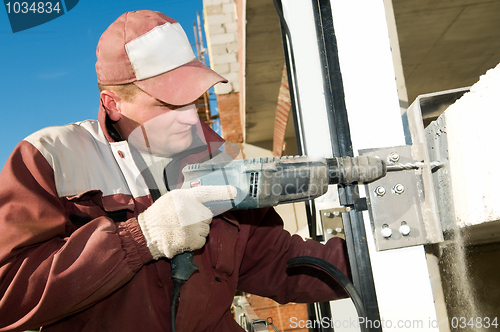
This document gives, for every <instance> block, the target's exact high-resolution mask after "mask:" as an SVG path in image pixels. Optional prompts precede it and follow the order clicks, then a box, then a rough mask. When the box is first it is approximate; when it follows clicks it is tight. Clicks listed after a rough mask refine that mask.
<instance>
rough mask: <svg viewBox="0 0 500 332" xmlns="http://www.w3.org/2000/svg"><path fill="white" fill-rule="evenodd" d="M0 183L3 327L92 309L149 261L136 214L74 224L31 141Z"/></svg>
mask: <svg viewBox="0 0 500 332" xmlns="http://www.w3.org/2000/svg"><path fill="white" fill-rule="evenodd" d="M0 183H1V187H0V229H1V233H0V331H6V330H13V329H15V330H18V329H19V330H22V329H27V328H34V327H40V326H42V325H46V324H49V323H52V322H55V321H57V320H60V319H62V318H64V317H66V316H68V315H70V314H72V313H75V312H78V311H80V310H82V309H84V308H87V307H89V306H91V305H92V304H94V303H96V302H99V301H100V300H101V299H103V298H104V297H106V296H107V295H109V294H110V293H112V292H113V291H115V290H116V289H118V288H119V287H121V286H122V285H124V284H125V283H126V282H127V281H129V280H130V279H131V278H132V277H133V276H134V274H135V273H136V272H137V271H138V270H139V269H140V268H141V267H142V265H143V264H144V263H146V262H148V261H150V260H151V255H150V253H149V250H148V249H147V246H146V244H145V240H144V238H143V236H142V232H141V230H140V228H139V226H138V224H137V221H136V219H135V218H133V219H129V220H127V221H126V222H121V223H114V222H113V221H112V220H111V219H109V218H107V217H99V218H97V219H94V220H92V221H90V222H89V223H87V224H85V225H84V226H82V227H80V228H78V229H76V230H75V228H74V227H72V226H71V223H70V221H69V220H68V218H67V216H66V213H65V209H64V204H63V203H62V200H61V199H60V198H59V197H58V195H57V192H56V188H55V184H54V174H53V170H52V168H51V166H50V165H49V163H48V162H47V161H46V160H45V158H44V157H43V156H42V155H41V154H40V153H39V151H38V150H37V149H36V148H35V147H34V146H32V145H31V144H30V143H28V142H26V141H23V142H21V143H19V145H18V146H17V147H16V149H15V150H14V152H13V153H12V155H11V157H10V158H9V160H8V161H7V162H6V164H5V165H4V168H3V169H2V171H1V172H0Z"/></svg>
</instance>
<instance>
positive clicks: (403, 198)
mask: <svg viewBox="0 0 500 332" xmlns="http://www.w3.org/2000/svg"><path fill="white" fill-rule="evenodd" d="M394 153H396V154H397V155H398V156H399V160H398V162H399V163H414V162H415V161H414V160H413V157H412V154H411V147H410V146H407V145H404V146H398V147H391V148H384V149H370V150H363V151H360V154H361V155H365V156H378V157H380V158H381V159H383V160H386V161H387V162H388V163H392V162H393V161H391V159H390V156H391V154H394ZM365 187H366V190H367V203H368V209H369V211H370V215H371V220H372V229H373V234H374V238H375V244H376V247H377V250H387V249H394V248H401V247H408V246H416V245H420V244H425V243H428V241H427V236H426V231H425V227H424V224H423V219H422V212H421V208H420V203H421V195H419V192H422V179H421V176H420V172H419V171H418V170H417V171H415V170H404V171H397V172H388V173H387V175H386V176H385V177H383V178H381V179H379V180H377V181H374V182H371V183H368V184H366V185H365Z"/></svg>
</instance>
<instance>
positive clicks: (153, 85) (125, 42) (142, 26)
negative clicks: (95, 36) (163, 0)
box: [95, 10, 227, 105]
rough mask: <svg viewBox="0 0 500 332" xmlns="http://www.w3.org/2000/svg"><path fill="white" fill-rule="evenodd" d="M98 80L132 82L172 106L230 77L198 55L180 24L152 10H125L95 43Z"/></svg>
mask: <svg viewBox="0 0 500 332" xmlns="http://www.w3.org/2000/svg"><path fill="white" fill-rule="evenodd" d="M96 55H97V62H96V64H95V68H96V72H97V81H98V82H99V83H100V84H103V85H115V84H126V83H132V82H133V83H134V84H135V85H137V86H138V87H139V88H141V89H142V90H143V91H145V92H147V93H148V94H150V95H151V96H153V97H155V98H157V99H159V100H161V101H163V102H165V103H167V104H172V105H186V104H189V103H191V102H193V101H195V100H196V99H198V98H199V97H200V96H201V95H203V93H205V91H207V90H208V89H210V88H211V87H212V86H213V85H215V84H217V83H219V82H224V83H226V82H227V80H226V79H225V78H224V77H222V76H220V75H219V74H217V73H216V72H214V71H213V70H211V69H210V68H208V67H207V66H205V65H204V64H203V63H201V62H200V61H199V60H197V59H196V57H195V55H194V53H193V50H192V48H191V45H190V43H189V40H188V38H187V36H186V33H185V32H184V30H183V29H182V27H181V26H180V24H179V23H178V22H177V21H176V20H174V19H172V18H170V17H167V16H165V15H164V14H162V13H159V12H154V11H150V10H140V11H134V12H128V13H125V14H123V15H121V16H120V17H119V18H118V19H117V20H116V21H115V22H113V23H112V24H111V25H110V26H109V27H108V28H107V29H106V31H104V33H103V34H102V36H101V38H100V39H99V43H98V44H97V51H96Z"/></svg>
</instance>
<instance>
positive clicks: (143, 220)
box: [137, 186, 237, 259]
mask: <svg viewBox="0 0 500 332" xmlns="http://www.w3.org/2000/svg"><path fill="white" fill-rule="evenodd" d="M236 193H237V190H236V188H235V187H233V186H201V187H195V188H190V189H177V190H173V191H169V192H168V193H166V194H165V195H163V196H162V197H160V198H159V199H158V200H157V201H156V202H154V203H153V205H151V206H150V207H149V208H147V209H146V210H145V211H144V212H142V213H141V214H139V216H138V217H137V220H138V221H139V225H140V227H141V230H142V233H143V234H144V237H145V238H146V242H147V245H148V248H149V251H150V252H151V255H152V256H153V258H154V259H158V258H161V257H167V258H172V257H174V256H175V255H178V254H180V253H183V252H184V251H194V250H196V249H200V248H201V247H203V246H204V245H205V242H206V237H207V236H208V233H209V232H210V226H209V225H210V222H211V221H212V217H213V214H212V211H210V209H209V208H207V207H206V206H205V205H203V203H208V202H216V201H229V200H230V199H234V198H235V197H236Z"/></svg>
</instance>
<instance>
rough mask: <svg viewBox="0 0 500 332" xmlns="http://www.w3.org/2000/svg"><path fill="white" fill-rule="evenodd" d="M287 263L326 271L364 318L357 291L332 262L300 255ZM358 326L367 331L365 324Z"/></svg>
mask: <svg viewBox="0 0 500 332" xmlns="http://www.w3.org/2000/svg"><path fill="white" fill-rule="evenodd" d="M287 264H288V266H289V267H297V266H304V265H307V266H312V267H316V268H320V269H321V270H323V271H325V272H326V273H328V274H329V275H330V276H331V277H332V278H334V279H335V280H337V281H338V283H339V284H340V285H341V286H342V287H343V288H344V289H345V291H346V292H347V294H348V295H349V296H350V297H351V300H352V302H353V303H354V306H355V307H356V311H357V313H358V317H361V318H363V319H364V318H366V309H365V306H364V303H363V300H362V299H361V296H360V295H359V293H358V291H357V290H356V288H355V287H354V285H353V284H352V282H351V281H350V280H349V278H347V276H346V275H345V274H343V273H342V272H341V271H340V270H339V269H338V268H337V267H335V266H334V265H333V264H331V263H329V262H327V261H325V260H323V259H321V258H318V257H311V256H301V257H295V258H291V259H289V260H288V262H287ZM360 328H361V331H362V332H365V331H368V329H367V327H366V325H365V324H360Z"/></svg>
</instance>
